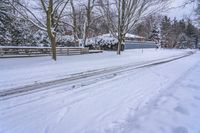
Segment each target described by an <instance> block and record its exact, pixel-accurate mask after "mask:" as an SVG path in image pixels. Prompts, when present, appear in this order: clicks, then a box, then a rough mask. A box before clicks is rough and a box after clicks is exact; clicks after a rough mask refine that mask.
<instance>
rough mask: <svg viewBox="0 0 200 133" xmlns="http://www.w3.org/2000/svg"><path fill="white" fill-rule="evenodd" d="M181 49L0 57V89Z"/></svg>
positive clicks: (171, 53) (157, 57)
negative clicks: (118, 54) (56, 58)
mask: <svg viewBox="0 0 200 133" xmlns="http://www.w3.org/2000/svg"><path fill="white" fill-rule="evenodd" d="M186 52H187V51H184V50H155V49H151V50H144V52H143V53H142V50H127V51H125V52H123V53H122V55H121V56H117V55H116V52H104V53H99V54H90V55H78V56H63V57H58V61H56V62H55V61H53V60H51V58H50V57H35V58H10V59H1V58H0V90H3V89H4V90H5V89H10V88H16V87H20V86H23V85H28V84H34V83H40V82H44V81H51V80H55V79H62V78H65V77H66V76H68V75H69V74H74V73H79V72H84V71H89V70H94V69H101V68H107V67H113V66H119V65H121V66H122V65H126V64H130V63H132V64H133V63H135V64H137V63H138V62H145V61H151V60H156V59H162V58H167V57H171V56H175V55H180V54H183V53H186Z"/></svg>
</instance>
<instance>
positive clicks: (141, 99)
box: [0, 50, 200, 133]
mask: <svg viewBox="0 0 200 133" xmlns="http://www.w3.org/2000/svg"><path fill="white" fill-rule="evenodd" d="M185 52H187V51H185V50H172V51H170V50H158V51H155V50H145V51H144V53H141V51H138V50H130V51H126V52H125V53H124V54H123V55H122V56H116V55H115V53H112V52H111V53H110V52H108V53H107V52H106V53H104V54H94V55H84V56H73V57H60V59H59V60H58V62H53V61H50V60H48V58H47V57H42V58H41V57H39V58H22V59H3V60H1V62H0V64H1V65H0V67H1V70H0V71H1V73H3V74H4V75H3V76H1V89H2V90H3V89H4V87H5V86H9V87H7V88H10V87H14V86H20V85H25V84H29V83H34V81H35V80H38V81H40V82H41V81H46V80H52V79H56V78H62V77H64V76H65V75H68V74H70V73H74V72H81V71H87V70H93V69H99V68H106V67H112V66H118V65H126V64H134V63H138V62H145V61H151V60H157V59H162V58H166V57H171V56H175V55H180V54H184V53H185ZM199 57H200V53H199V52H197V53H195V54H194V55H191V56H188V57H185V58H181V59H179V60H175V61H172V62H168V63H165V64H160V65H156V66H150V67H145V68H140V69H133V70H130V71H126V72H124V73H122V74H120V75H117V76H113V77H111V78H108V79H106V80H100V81H99V82H97V83H94V84H90V85H86V86H82V87H80V88H78V89H72V90H68V89H67V85H63V86H59V87H57V88H55V89H54V90H53V91H48V90H46V91H42V92H37V93H33V94H29V95H24V96H20V97H15V98H11V99H7V100H2V101H0V133H66V132H67V133H133V132H134V133H135V132H136V133H161V132H166V133H199V132H200V126H199V125H200V122H199V119H200V111H199V110H200V85H199V83H200V78H199V77H198V76H199V75H200V58H199ZM22 61H23V62H22ZM70 67H72V68H70ZM37 68H38V69H37ZM23 69H24V70H25V72H23ZM44 70H46V72H43V71H44ZM6 73H7V75H6ZM20 73H21V74H20ZM37 76H39V77H37ZM6 77H7V78H6ZM18 78H19V79H18ZM26 79H27V80H26ZM18 80H19V81H18ZM12 84H13V86H12Z"/></svg>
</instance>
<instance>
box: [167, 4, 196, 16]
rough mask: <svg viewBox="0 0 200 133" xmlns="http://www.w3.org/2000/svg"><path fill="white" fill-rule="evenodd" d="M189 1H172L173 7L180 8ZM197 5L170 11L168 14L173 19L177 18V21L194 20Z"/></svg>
mask: <svg viewBox="0 0 200 133" xmlns="http://www.w3.org/2000/svg"><path fill="white" fill-rule="evenodd" d="M185 1H187V0H172V2H171V7H179V6H181V5H183V4H184V2H185ZM194 8H195V3H192V4H189V5H187V6H185V7H179V8H174V9H172V10H169V11H168V12H167V13H166V14H167V15H169V16H170V17H171V18H174V17H176V18H177V19H182V18H184V17H189V18H191V19H192V18H193V17H194V11H193V9H194Z"/></svg>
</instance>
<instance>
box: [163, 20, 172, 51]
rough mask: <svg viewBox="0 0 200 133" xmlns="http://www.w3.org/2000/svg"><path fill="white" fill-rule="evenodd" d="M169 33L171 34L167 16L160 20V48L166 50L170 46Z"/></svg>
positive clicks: (169, 21)
mask: <svg viewBox="0 0 200 133" xmlns="http://www.w3.org/2000/svg"><path fill="white" fill-rule="evenodd" d="M170 33H171V20H170V18H168V17H167V16H165V17H164V18H163V19H162V22H161V38H162V41H161V46H162V47H165V48H168V47H169V46H170V41H169V38H170Z"/></svg>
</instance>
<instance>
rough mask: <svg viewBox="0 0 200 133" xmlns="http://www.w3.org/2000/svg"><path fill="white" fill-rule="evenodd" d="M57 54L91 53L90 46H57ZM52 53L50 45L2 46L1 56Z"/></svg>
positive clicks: (0, 49)
mask: <svg viewBox="0 0 200 133" xmlns="http://www.w3.org/2000/svg"><path fill="white" fill-rule="evenodd" d="M56 51H57V55H80V54H87V53H89V49H88V48H82V47H57V48H56ZM36 55H51V48H50V47H15V46H0V56H36Z"/></svg>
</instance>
